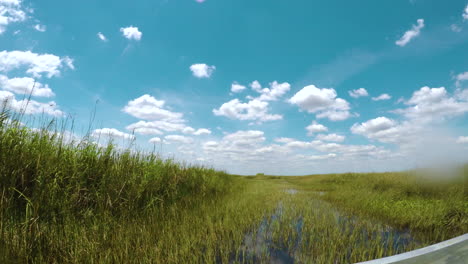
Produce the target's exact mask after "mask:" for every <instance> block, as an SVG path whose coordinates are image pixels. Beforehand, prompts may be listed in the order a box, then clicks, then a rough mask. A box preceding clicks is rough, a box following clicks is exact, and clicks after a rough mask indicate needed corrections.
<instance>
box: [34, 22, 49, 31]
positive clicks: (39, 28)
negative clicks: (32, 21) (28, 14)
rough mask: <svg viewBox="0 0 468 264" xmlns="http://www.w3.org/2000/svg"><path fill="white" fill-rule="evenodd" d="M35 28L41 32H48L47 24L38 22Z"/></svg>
mask: <svg viewBox="0 0 468 264" xmlns="http://www.w3.org/2000/svg"><path fill="white" fill-rule="evenodd" d="M34 29H35V30H37V31H39V32H46V30H47V27H46V26H45V25H41V24H36V25H34Z"/></svg>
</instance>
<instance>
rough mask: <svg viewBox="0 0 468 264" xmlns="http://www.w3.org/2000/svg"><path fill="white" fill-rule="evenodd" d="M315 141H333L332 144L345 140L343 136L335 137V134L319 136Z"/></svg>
mask: <svg viewBox="0 0 468 264" xmlns="http://www.w3.org/2000/svg"><path fill="white" fill-rule="evenodd" d="M316 139H317V140H322V141H334V142H343V141H344V140H345V136H342V135H337V134H328V135H325V134H319V135H317V137H316Z"/></svg>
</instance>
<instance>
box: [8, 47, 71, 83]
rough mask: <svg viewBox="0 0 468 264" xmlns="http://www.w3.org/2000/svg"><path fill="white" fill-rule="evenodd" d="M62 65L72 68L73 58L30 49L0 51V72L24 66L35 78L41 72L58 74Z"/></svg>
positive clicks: (48, 75)
mask: <svg viewBox="0 0 468 264" xmlns="http://www.w3.org/2000/svg"><path fill="white" fill-rule="evenodd" d="M64 66H67V67H68V68H70V69H74V66H73V60H72V59H70V58H69V57H63V58H60V57H59V56H56V55H53V54H37V53H33V52H31V51H0V72H8V71H11V70H15V69H19V68H21V67H26V68H27V70H26V72H27V73H29V74H31V75H32V76H34V77H36V78H39V77H41V76H42V74H46V76H47V77H48V78H51V77H53V76H58V75H59V74H60V69H61V68H63V67H64Z"/></svg>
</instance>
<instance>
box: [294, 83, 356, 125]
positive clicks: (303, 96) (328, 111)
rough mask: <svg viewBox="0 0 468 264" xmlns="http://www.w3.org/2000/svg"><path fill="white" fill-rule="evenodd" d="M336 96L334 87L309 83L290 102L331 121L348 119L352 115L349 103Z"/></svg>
mask: <svg viewBox="0 0 468 264" xmlns="http://www.w3.org/2000/svg"><path fill="white" fill-rule="evenodd" d="M336 96H337V94H336V91H335V89H333V88H329V89H328V88H317V87H316V86H315V85H309V86H306V87H304V88H302V90H300V91H299V92H297V93H296V94H295V95H294V96H293V97H292V98H291V99H289V102H290V103H292V104H296V105H298V106H299V108H301V109H302V110H306V111H307V112H309V113H315V114H316V115H317V118H328V119H329V120H331V121H340V120H345V119H348V118H349V117H351V114H350V112H349V109H350V107H349V103H348V102H347V101H346V100H344V99H341V98H336Z"/></svg>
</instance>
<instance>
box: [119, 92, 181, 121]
mask: <svg viewBox="0 0 468 264" xmlns="http://www.w3.org/2000/svg"><path fill="white" fill-rule="evenodd" d="M164 104H165V102H164V101H163V100H157V99H156V98H154V97H153V96H151V95H148V94H145V95H142V96H140V97H138V98H137V99H134V100H131V101H129V102H128V103H127V105H126V106H125V107H124V108H123V109H122V111H124V112H125V113H127V114H129V115H131V116H134V117H136V118H140V119H146V120H157V119H160V120H180V119H182V116H183V115H182V114H181V113H176V112H172V111H169V110H167V109H164V108H163V107H164Z"/></svg>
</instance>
